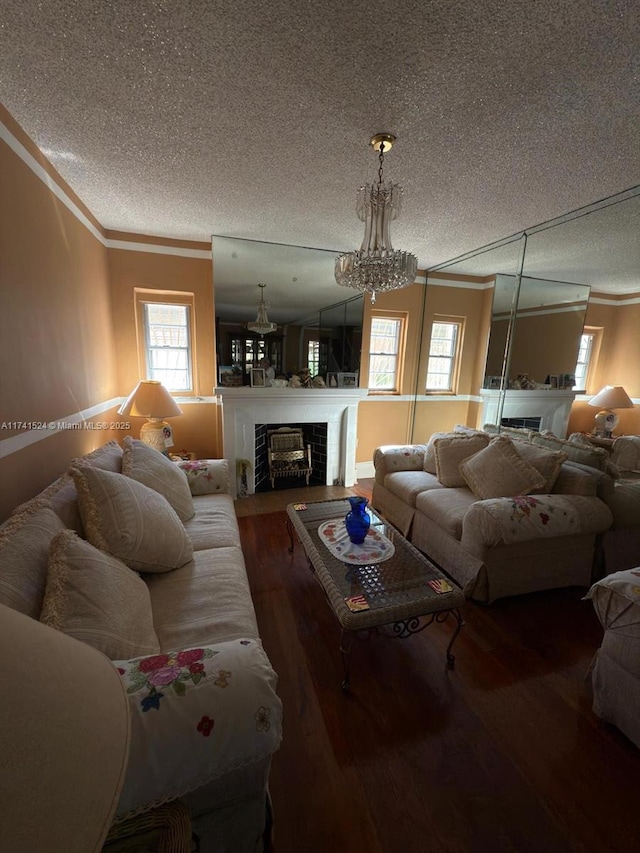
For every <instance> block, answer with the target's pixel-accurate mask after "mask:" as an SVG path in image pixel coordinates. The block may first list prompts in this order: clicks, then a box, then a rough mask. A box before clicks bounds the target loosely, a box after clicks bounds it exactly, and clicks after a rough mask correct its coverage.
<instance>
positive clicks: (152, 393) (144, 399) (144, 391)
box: [118, 379, 182, 419]
mask: <svg viewBox="0 0 640 853" xmlns="http://www.w3.org/2000/svg"><path fill="white" fill-rule="evenodd" d="M118 414H119V415H130V416H131V417H132V418H161V419H162V418H174V417H177V415H181V414H182V409H181V408H180V406H178V404H177V403H176V401H175V400H174V399H173V397H172V396H171V394H170V393H169V392H168V391H167V389H166V388H165V387H164V385H163V384H162V383H161V382H158V381H157V380H156V379H141V380H140V382H138V384H137V385H136V387H135V388H134V389H133V391H132V392H131V394H129V396H128V397H127V399H126V400H125V401H124V403H123V404H122V405H121V406H120V408H119V409H118Z"/></svg>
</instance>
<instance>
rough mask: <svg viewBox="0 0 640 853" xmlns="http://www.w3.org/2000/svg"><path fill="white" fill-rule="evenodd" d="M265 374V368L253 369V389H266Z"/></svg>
mask: <svg viewBox="0 0 640 853" xmlns="http://www.w3.org/2000/svg"><path fill="white" fill-rule="evenodd" d="M265 384H266V382H265V372H264V368H263V367H252V368H251V387H252V388H264V387H265Z"/></svg>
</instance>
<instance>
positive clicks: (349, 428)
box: [216, 387, 367, 497]
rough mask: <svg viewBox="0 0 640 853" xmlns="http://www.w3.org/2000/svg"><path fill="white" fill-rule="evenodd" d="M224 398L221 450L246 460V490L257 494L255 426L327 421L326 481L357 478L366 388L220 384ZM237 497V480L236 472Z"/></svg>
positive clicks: (219, 391)
mask: <svg viewBox="0 0 640 853" xmlns="http://www.w3.org/2000/svg"><path fill="white" fill-rule="evenodd" d="M216 394H217V395H218V396H219V397H220V398H221V401H222V421H223V454H224V457H225V458H226V459H229V461H230V462H231V465H232V466H234V465H235V462H236V461H237V460H238V459H248V460H249V462H250V463H251V466H250V468H249V469H248V470H247V493H248V494H250V495H252V494H254V492H255V467H256V459H255V448H256V426H260V425H262V424H269V425H272V424H276V425H277V424H282V425H284V424H326V425H327V470H326V485H329V486H331V485H334V484H343V485H345V486H352V485H353V484H354V483H355V482H356V442H357V432H358V403H359V402H360V400H362V399H363V398H364V397H366V396H367V391H366V389H359V388H348V389H346V388H345V389H342V388H338V389H333V388H331V389H328V388H310V389H306V388H248V387H242V388H216ZM232 474H233V472H232ZM231 481H232V489H233V497H236V479H235V477H234V476H233V475H232V477H231Z"/></svg>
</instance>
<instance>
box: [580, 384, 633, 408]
mask: <svg viewBox="0 0 640 853" xmlns="http://www.w3.org/2000/svg"><path fill="white" fill-rule="evenodd" d="M589 405H590V406H596V407H597V408H599V409H633V400H632V399H631V398H630V397H629V395H628V394H627V392H626V391H625V390H624V388H623V387H622V385H605V387H604V388H603V389H602V391H599V392H598V393H597V394H596V396H595V397H592V398H591V399H590V400H589Z"/></svg>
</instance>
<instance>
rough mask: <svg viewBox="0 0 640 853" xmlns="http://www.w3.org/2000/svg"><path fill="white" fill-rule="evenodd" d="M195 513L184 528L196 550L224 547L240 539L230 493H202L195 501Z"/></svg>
mask: <svg viewBox="0 0 640 853" xmlns="http://www.w3.org/2000/svg"><path fill="white" fill-rule="evenodd" d="M193 505H194V508H195V511H196V512H195V515H194V516H193V518H191V519H189V521H185V523H184V529H185V530H186V531H187V535H188V536H189V539H190V540H191V544H192V545H193V550H194V551H203V550H205V549H207V548H224V547H227V546H229V545H237V544H238V542H239V541H240V534H239V533H238V522H237V519H236V511H235V508H234V506H233V499H232V498H231V497H230V496H229V495H222V494H220V495H200V496H198V497H196V498H195V500H194V501H193Z"/></svg>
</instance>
